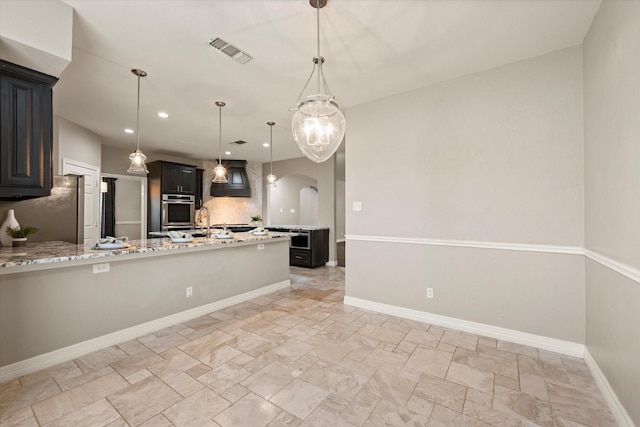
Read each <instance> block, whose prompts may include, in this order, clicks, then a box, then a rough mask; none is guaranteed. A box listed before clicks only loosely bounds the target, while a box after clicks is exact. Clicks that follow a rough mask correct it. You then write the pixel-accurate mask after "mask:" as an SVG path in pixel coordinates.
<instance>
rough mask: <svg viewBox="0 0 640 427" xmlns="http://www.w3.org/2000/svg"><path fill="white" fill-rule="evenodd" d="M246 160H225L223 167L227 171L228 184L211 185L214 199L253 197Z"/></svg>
mask: <svg viewBox="0 0 640 427" xmlns="http://www.w3.org/2000/svg"><path fill="white" fill-rule="evenodd" d="M246 165H247V161H246V160H223V161H222V166H224V167H225V169H226V170H227V181H228V182H227V183H226V184H217V183H213V182H212V183H211V195H212V196H213V197H251V186H250V185H249V177H248V176H247V171H246V169H245V167H246Z"/></svg>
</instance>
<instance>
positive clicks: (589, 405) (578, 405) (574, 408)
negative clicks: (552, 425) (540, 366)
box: [547, 383, 615, 426]
mask: <svg viewBox="0 0 640 427" xmlns="http://www.w3.org/2000/svg"><path fill="white" fill-rule="evenodd" d="M547 392H548V395H549V401H550V402H551V407H552V408H553V410H554V411H558V412H560V413H562V418H563V419H564V420H567V421H569V420H570V421H572V422H577V423H580V424H584V425H596V426H613V425H615V420H614V419H613V417H612V416H611V413H610V411H609V408H607V405H606V403H605V402H604V400H603V399H602V396H601V395H599V394H594V393H593V392H591V391H589V390H580V389H576V388H573V387H570V386H565V385H560V384H554V383H547Z"/></svg>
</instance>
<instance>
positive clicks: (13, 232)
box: [7, 226, 38, 247]
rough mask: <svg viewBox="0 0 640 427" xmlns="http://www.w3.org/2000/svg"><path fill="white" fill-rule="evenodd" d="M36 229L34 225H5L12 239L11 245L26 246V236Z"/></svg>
mask: <svg viewBox="0 0 640 427" xmlns="http://www.w3.org/2000/svg"><path fill="white" fill-rule="evenodd" d="M36 231H38V229H37V228H36V227H20V226H18V227H16V228H12V227H7V234H8V235H9V236H11V238H12V239H13V246H14V247H18V246H27V236H28V235H30V234H33V233H35V232H36Z"/></svg>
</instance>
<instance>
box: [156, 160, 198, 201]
mask: <svg viewBox="0 0 640 427" xmlns="http://www.w3.org/2000/svg"><path fill="white" fill-rule="evenodd" d="M152 169H153V170H152ZM152 174H153V176H154V177H155V176H156V175H158V174H159V175H158V176H159V178H160V183H161V188H162V194H187V195H194V194H196V167H195V166H190V165H183V164H180V163H172V162H164V161H158V162H151V163H149V175H152Z"/></svg>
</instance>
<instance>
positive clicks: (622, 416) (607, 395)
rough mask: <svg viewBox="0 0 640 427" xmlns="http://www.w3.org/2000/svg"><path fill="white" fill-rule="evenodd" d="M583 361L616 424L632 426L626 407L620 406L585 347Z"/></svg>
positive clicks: (624, 426)
mask: <svg viewBox="0 0 640 427" xmlns="http://www.w3.org/2000/svg"><path fill="white" fill-rule="evenodd" d="M584 363H586V365H587V367H588V368H589V370H590V371H591V375H593V379H594V380H595V382H596V384H597V385H598V388H599V389H600V393H602V396H603V397H604V400H605V401H606V402H607V405H609V409H610V410H611V414H613V417H614V418H615V419H616V422H617V423H618V425H619V426H620V427H634V426H635V425H634V424H633V421H632V420H631V417H630V416H629V414H628V413H627V411H626V409H624V406H622V403H621V402H620V400H619V399H618V396H617V395H616V393H615V392H614V391H613V388H611V385H610V384H609V381H607V377H606V376H605V375H604V373H603V372H602V371H601V370H600V367H599V366H598V364H597V363H596V361H595V359H594V358H593V356H591V353H590V352H589V349H588V348H585V350H584Z"/></svg>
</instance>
